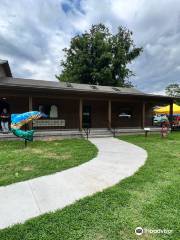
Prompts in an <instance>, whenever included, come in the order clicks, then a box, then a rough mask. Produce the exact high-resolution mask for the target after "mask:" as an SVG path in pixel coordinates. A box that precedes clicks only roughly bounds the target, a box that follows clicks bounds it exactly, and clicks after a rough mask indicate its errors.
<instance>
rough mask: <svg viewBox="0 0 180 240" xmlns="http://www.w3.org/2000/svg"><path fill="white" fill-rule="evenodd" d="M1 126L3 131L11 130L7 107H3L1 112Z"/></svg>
mask: <svg viewBox="0 0 180 240" xmlns="http://www.w3.org/2000/svg"><path fill="white" fill-rule="evenodd" d="M1 128H2V131H3V133H8V132H9V114H8V112H7V109H6V108H3V111H2V113H1Z"/></svg>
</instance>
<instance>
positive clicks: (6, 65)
mask: <svg viewBox="0 0 180 240" xmlns="http://www.w3.org/2000/svg"><path fill="white" fill-rule="evenodd" d="M0 65H1V66H2V67H3V68H4V71H5V73H6V76H7V77H12V73H11V69H10V66H9V63H8V61H7V60H2V59H0Z"/></svg>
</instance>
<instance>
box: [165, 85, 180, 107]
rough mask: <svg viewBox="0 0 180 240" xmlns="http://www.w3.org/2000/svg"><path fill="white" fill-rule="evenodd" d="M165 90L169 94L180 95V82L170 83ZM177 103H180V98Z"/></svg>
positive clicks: (172, 95)
mask: <svg viewBox="0 0 180 240" xmlns="http://www.w3.org/2000/svg"><path fill="white" fill-rule="evenodd" d="M165 91H166V94H167V95H168V96H171V97H180V84H178V83H172V84H169V85H168V86H167V87H166V89H165ZM176 103H177V104H179V105H180V100H177V101H176Z"/></svg>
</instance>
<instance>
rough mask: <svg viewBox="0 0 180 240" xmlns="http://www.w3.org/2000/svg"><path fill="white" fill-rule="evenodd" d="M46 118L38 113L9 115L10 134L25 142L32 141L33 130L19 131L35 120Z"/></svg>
mask: <svg viewBox="0 0 180 240" xmlns="http://www.w3.org/2000/svg"><path fill="white" fill-rule="evenodd" d="M41 117H47V116H46V115H45V114H44V113H41V112H38V111H31V112H25V113H21V114H11V132H12V133H13V134H14V135H15V136H16V137H20V138H23V139H24V140H26V141H33V135H34V130H28V131H25V130H21V127H22V126H24V125H25V124H27V123H30V122H31V121H33V120H35V119H39V118H41Z"/></svg>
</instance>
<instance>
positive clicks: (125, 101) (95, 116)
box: [0, 92, 173, 131]
mask: <svg viewBox="0 0 180 240" xmlns="http://www.w3.org/2000/svg"><path fill="white" fill-rule="evenodd" d="M166 103H168V104H170V106H171V107H170V113H169V114H170V115H172V113H173V102H172V101H167V100H166V99H165V100H164V99H158V98H155V99H154V98H152V99H151V98H150V99H149V98H147V97H146V98H144V97H139V96H119V97H118V98H117V97H116V98H115V97H102V96H101V97H92V96H87V95H86V96H80V97H79V96H72V95H64V96H60V95H55V96H53V95H52V94H51V95H48V94H47V96H45V95H40V94H31V95H26V94H22V93H17V92H16V94H13V93H8V92H4V93H2V92H1V93H0V111H1V112H2V109H3V108H7V110H8V112H9V114H13V113H23V112H26V111H43V112H44V113H45V114H47V119H41V120H36V122H33V124H30V125H29V128H32V127H33V128H35V129H37V130H38V131H41V130H45V131H50V130H51V131H55V130H57V131H58V130H59V131H60V130H61V131H62V130H72V129H76V130H80V131H82V130H83V129H84V128H91V129H143V128H144V127H153V107H154V106H156V105H160V104H166ZM52 108H53V109H54V110H53V109H52ZM40 123H41V124H40ZM53 123H54V124H53Z"/></svg>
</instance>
